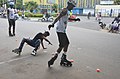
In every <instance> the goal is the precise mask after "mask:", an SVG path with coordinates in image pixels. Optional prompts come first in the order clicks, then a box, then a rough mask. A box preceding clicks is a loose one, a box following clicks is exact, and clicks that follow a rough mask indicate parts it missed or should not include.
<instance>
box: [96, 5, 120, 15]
mask: <svg viewBox="0 0 120 79" xmlns="http://www.w3.org/2000/svg"><path fill="white" fill-rule="evenodd" d="M98 12H101V15H102V16H113V17H115V16H117V15H118V13H120V5H96V8H95V13H96V14H97V13H98Z"/></svg>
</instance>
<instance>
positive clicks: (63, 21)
mask: <svg viewBox="0 0 120 79" xmlns="http://www.w3.org/2000/svg"><path fill="white" fill-rule="evenodd" d="M67 23H68V13H67V14H66V15H65V16H63V17H61V18H60V20H59V21H58V22H57V26H56V31H57V32H62V33H65V32H66V28H67Z"/></svg>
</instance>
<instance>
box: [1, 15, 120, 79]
mask: <svg viewBox="0 0 120 79" xmlns="http://www.w3.org/2000/svg"><path fill="white" fill-rule="evenodd" d="M80 18H81V22H72V23H69V24H68V25H69V26H68V30H67V33H68V37H69V39H70V47H69V51H68V58H69V59H73V60H74V63H73V67H69V68H67V67H61V66H60V65H59V62H60V57H61V54H60V55H59V57H58V59H57V60H56V62H55V64H54V65H53V67H52V68H51V69H49V68H48V67H47V61H48V60H49V59H50V57H51V54H52V53H53V52H55V51H56V49H57V47H58V42H57V36H56V33H55V28H53V29H51V30H50V33H51V36H50V37H48V39H49V40H51V42H52V43H53V45H52V46H51V45H48V44H47V43H46V42H45V46H46V47H47V49H46V50H43V49H42V48H41V49H39V51H38V54H37V56H35V57H34V56H31V55H30V53H31V51H32V50H33V48H31V47H30V46H28V45H25V47H24V49H23V52H22V55H21V56H20V57H18V56H17V55H16V54H15V53H12V52H11V50H12V49H14V48H16V47H18V45H19V43H20V41H21V40H22V38H23V37H27V38H29V37H30V38H33V37H34V35H35V34H36V33H38V32H40V31H41V32H44V30H46V29H47V26H48V25H49V24H50V23H49V22H47V23H45V22H37V20H36V19H32V21H17V22H16V25H17V28H16V31H17V33H16V36H15V37H8V33H7V31H8V24H7V20H6V19H1V18H0V79H119V75H120V67H119V66H120V53H119V52H120V42H119V40H120V34H112V33H107V32H104V31H100V30H99V29H100V28H99V26H98V23H97V22H96V21H95V20H94V18H91V20H87V19H86V17H80ZM103 20H104V21H105V22H106V23H110V22H111V21H112V20H113V18H104V19H103ZM97 68H98V69H100V70H101V72H100V73H98V72H96V69H97Z"/></svg>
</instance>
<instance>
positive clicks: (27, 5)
mask: <svg viewBox="0 0 120 79" xmlns="http://www.w3.org/2000/svg"><path fill="white" fill-rule="evenodd" d="M37 7H38V4H37V2H34V1H29V2H26V3H25V9H27V10H30V12H33V10H34V9H36V8H37Z"/></svg>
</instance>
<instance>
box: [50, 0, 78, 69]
mask: <svg viewBox="0 0 120 79" xmlns="http://www.w3.org/2000/svg"><path fill="white" fill-rule="evenodd" d="M67 4H68V6H67V7H66V8H63V10H62V12H61V13H60V14H59V16H58V17H57V18H56V19H55V20H54V22H53V23H52V24H51V25H49V26H48V28H49V30H50V28H51V27H54V24H55V23H56V22H57V21H58V24H57V27H56V32H57V35H58V40H59V48H58V49H57V51H56V53H55V54H54V56H53V57H52V58H51V59H50V60H49V61H48V67H50V66H51V65H53V64H54V61H55V60H56V59H57V57H58V54H59V53H60V52H61V51H62V50H63V52H64V53H63V54H62V57H61V62H60V65H65V66H72V63H71V62H70V61H69V60H67V59H66V52H67V50H68V45H69V40H68V37H67V35H66V28H67V22H68V10H69V11H71V10H72V9H73V8H74V7H75V5H76V3H75V1H74V0H69V1H68V2H67Z"/></svg>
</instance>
